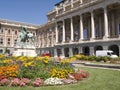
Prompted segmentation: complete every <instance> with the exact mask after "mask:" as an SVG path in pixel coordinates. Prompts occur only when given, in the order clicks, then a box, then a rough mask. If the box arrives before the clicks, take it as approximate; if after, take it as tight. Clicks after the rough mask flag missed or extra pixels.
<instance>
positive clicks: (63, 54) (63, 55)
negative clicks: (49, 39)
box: [61, 47, 65, 59]
mask: <svg viewBox="0 0 120 90" xmlns="http://www.w3.org/2000/svg"><path fill="white" fill-rule="evenodd" d="M64 57H65V53H64V48H63V47H62V55H61V58H62V59H63V58H64Z"/></svg>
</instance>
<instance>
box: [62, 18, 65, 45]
mask: <svg viewBox="0 0 120 90" xmlns="http://www.w3.org/2000/svg"><path fill="white" fill-rule="evenodd" d="M62 42H63V43H64V42H65V21H64V20H63V40H62Z"/></svg>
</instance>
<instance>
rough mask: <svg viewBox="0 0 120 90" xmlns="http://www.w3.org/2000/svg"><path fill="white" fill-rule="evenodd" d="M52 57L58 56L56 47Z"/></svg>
mask: <svg viewBox="0 0 120 90" xmlns="http://www.w3.org/2000/svg"><path fill="white" fill-rule="evenodd" d="M54 57H58V55H57V49H56V48H54Z"/></svg>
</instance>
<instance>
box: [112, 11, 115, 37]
mask: <svg viewBox="0 0 120 90" xmlns="http://www.w3.org/2000/svg"><path fill="white" fill-rule="evenodd" d="M111 19H112V28H111V29H112V36H115V33H116V31H115V18H114V13H112V17H111Z"/></svg>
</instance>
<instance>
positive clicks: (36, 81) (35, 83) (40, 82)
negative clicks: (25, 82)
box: [33, 78, 43, 87]
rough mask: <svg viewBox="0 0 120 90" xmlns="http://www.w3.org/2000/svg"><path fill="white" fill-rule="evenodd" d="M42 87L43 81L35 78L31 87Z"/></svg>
mask: <svg viewBox="0 0 120 90" xmlns="http://www.w3.org/2000/svg"><path fill="white" fill-rule="evenodd" d="M42 85H43V81H42V80H41V79H40V78H37V79H36V80H35V81H34V82H33V86H35V87H39V86H42Z"/></svg>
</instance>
